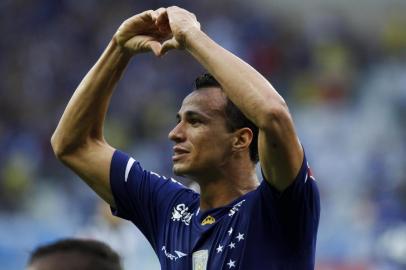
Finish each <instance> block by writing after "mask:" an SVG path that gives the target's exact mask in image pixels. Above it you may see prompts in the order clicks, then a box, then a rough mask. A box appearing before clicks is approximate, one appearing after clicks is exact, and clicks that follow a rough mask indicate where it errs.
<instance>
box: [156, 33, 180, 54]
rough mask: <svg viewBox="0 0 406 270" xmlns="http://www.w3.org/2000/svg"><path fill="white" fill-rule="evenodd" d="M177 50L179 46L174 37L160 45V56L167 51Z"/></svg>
mask: <svg viewBox="0 0 406 270" xmlns="http://www.w3.org/2000/svg"><path fill="white" fill-rule="evenodd" d="M179 48H180V45H179V43H178V41H177V40H176V39H175V37H173V38H171V39H168V40H167V41H165V42H164V43H163V44H162V48H161V53H160V55H161V56H162V55H164V54H166V53H167V52H168V51H169V50H172V49H179Z"/></svg>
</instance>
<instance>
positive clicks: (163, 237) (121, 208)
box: [110, 151, 320, 270]
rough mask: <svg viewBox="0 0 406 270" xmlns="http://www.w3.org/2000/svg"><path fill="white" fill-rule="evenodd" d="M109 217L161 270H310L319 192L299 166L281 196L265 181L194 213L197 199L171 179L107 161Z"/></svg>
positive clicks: (116, 159) (129, 162)
mask: <svg viewBox="0 0 406 270" xmlns="http://www.w3.org/2000/svg"><path fill="white" fill-rule="evenodd" d="M110 182H111V189H112V192H113V196H114V199H115V203H116V209H113V213H114V214H115V215H117V216H119V217H122V218H125V219H127V220H130V221H132V222H133V223H134V224H135V225H136V226H137V227H138V228H139V229H140V230H141V232H142V233H143V234H144V235H145V236H146V238H147V239H148V241H149V242H150V243H151V245H152V247H153V249H154V250H155V252H156V254H157V256H158V258H159V261H160V264H161V267H162V269H165V270H166V269H168V270H169V269H171V270H191V269H193V270H206V269H207V270H218V269H233V270H236V269H240V270H250V269H255V270H256V269H261V270H262V269H275V270H276V269H277V270H280V269H292V270H307V269H314V259H315V249H316V234H317V228H318V223H319V215H320V199H319V191H318V189H317V186H316V184H315V181H314V178H313V176H312V175H311V172H310V169H309V167H308V164H307V162H306V158H304V160H303V164H302V167H301V169H300V171H299V174H298V176H297V178H296V179H295V181H294V182H293V183H292V184H291V185H290V186H289V187H288V188H287V189H286V190H285V191H283V192H282V193H280V192H278V191H277V190H276V189H274V188H273V187H272V186H271V185H269V184H268V183H267V182H266V181H262V183H261V184H260V186H259V187H258V188H257V189H256V190H254V191H251V192H249V193H247V194H245V195H243V196H241V197H240V198H238V199H236V200H235V201H233V202H231V203H230V204H229V205H227V206H224V207H219V208H215V209H210V210H208V211H200V208H199V198H200V195H199V194H198V193H196V192H194V191H192V190H191V189H189V188H186V187H184V186H183V185H182V184H180V183H178V182H177V181H175V180H174V179H172V178H166V177H163V176H160V175H158V174H156V173H154V172H150V171H146V170H144V169H142V167H141V166H140V164H139V163H138V162H137V161H135V160H134V159H133V158H131V157H129V156H127V155H126V154H124V153H123V152H120V151H116V152H115V153H114V155H113V159H112V163H111V171H110Z"/></svg>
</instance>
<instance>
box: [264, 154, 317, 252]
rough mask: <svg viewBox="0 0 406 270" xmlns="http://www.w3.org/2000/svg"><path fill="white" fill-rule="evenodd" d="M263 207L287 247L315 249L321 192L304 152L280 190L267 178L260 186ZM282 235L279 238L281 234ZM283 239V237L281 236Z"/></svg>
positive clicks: (304, 250) (302, 249)
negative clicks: (292, 176)
mask: <svg viewBox="0 0 406 270" xmlns="http://www.w3.org/2000/svg"><path fill="white" fill-rule="evenodd" d="M259 189H260V192H261V205H262V207H261V208H262V210H263V211H266V212H267V213H264V212H263V213H262V214H264V215H268V216H271V217H272V219H273V220H275V224H277V225H274V226H276V227H277V228H278V229H277V231H278V233H279V234H280V236H283V239H284V241H285V244H286V247H289V248H293V247H294V248H295V249H296V248H297V250H301V252H306V250H307V251H310V250H314V249H315V243H316V235H317V230H318V225H319V218H320V195H319V190H318V187H317V184H316V180H315V178H314V177H313V174H312V172H311V170H310V167H309V164H308V162H307V159H306V156H305V155H304V157H303V163H302V166H301V168H300V170H299V173H298V175H297V177H296V179H295V180H294V181H293V183H292V184H291V185H290V186H289V187H288V188H286V189H285V190H284V191H283V192H279V191H278V190H276V189H275V188H274V187H273V186H271V185H270V184H269V183H268V182H267V181H266V180H264V181H262V183H261V185H260V187H259ZM281 239H282V238H281ZM281 241H282V240H281Z"/></svg>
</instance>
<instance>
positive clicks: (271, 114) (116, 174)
mask: <svg viewBox="0 0 406 270" xmlns="http://www.w3.org/2000/svg"><path fill="white" fill-rule="evenodd" d="M170 49H183V50H185V51H186V52H188V53H190V54H191V55H192V56H193V57H194V58H195V59H196V60H197V61H198V62H199V63H200V64H201V65H203V67H204V68H206V69H207V70H208V72H210V74H212V75H209V74H206V75H204V76H202V77H200V78H198V79H197V80H196V89H194V91H192V92H191V93H190V94H189V95H188V96H187V97H186V98H185V99H184V100H183V103H182V106H181V108H180V110H179V112H178V114H177V120H178V121H177V124H176V126H175V127H174V128H173V130H172V131H171V132H170V133H169V139H170V140H172V141H173V142H174V147H173V156H172V161H173V171H174V173H175V174H176V175H181V176H185V177H188V178H190V179H192V180H194V181H196V182H197V183H198V184H199V186H200V190H201V192H200V194H197V193H195V192H193V191H192V190H190V189H188V188H186V187H184V186H182V185H181V184H179V183H178V182H177V181H175V180H174V179H172V178H167V177H164V176H160V175H159V174H157V173H154V172H150V171H146V170H144V169H143V168H142V167H141V164H140V163H139V162H138V161H136V160H135V159H133V158H132V157H130V156H128V155H127V154H125V153H123V152H121V151H119V150H116V149H114V148H113V147H112V146H110V145H109V144H108V143H107V142H106V141H105V139H104V137H103V121H104V118H105V114H106V111H107V107H108V104H109V100H110V97H111V95H112V93H113V89H114V87H115V85H116V84H117V81H118V80H119V79H120V77H121V76H122V73H123V71H124V69H125V67H126V65H127V64H128V62H129V61H130V59H131V57H132V56H134V55H137V54H138V53H141V52H146V51H152V52H153V53H154V54H155V55H157V56H159V55H164V54H165V53H166V52H168V51H169V50H170ZM180 68H181V67H180ZM51 141H52V146H53V149H54V151H55V154H56V156H57V157H58V158H59V159H60V160H61V161H62V162H64V163H65V164H66V165H67V166H69V167H70V168H71V169H72V170H74V171H75V172H76V173H77V174H78V175H79V176H81V177H82V178H83V179H84V180H85V181H86V183H87V184H88V185H89V186H90V187H91V188H93V189H94V190H95V191H96V192H97V193H98V194H99V195H100V196H101V197H102V198H103V199H104V200H105V201H106V202H108V203H109V204H110V205H111V207H112V209H113V213H114V214H115V215H117V216H120V217H122V218H125V219H128V220H131V221H132V222H133V223H134V224H135V225H136V226H138V228H139V229H140V230H141V231H142V232H143V234H144V235H145V236H146V238H147V239H148V241H149V242H150V243H151V245H152V247H153V248H154V250H155V252H156V254H157V256H158V258H159V261H160V264H161V267H162V269H177V270H180V269H182V270H186V269H187V270H189V269H196V270H197V269H243V270H247V269H295V270H298V269H300V270H306V269H313V268H314V260H315V247H316V234H317V228H318V223H319V214H320V213H319V212H320V201H319V192H318V189H317V186H316V183H315V181H314V178H313V176H312V174H311V172H310V169H309V167H308V164H307V161H306V157H305V154H304V150H303V148H302V145H301V143H300V141H299V139H298V137H297V135H296V132H295V128H294V124H293V121H292V117H291V115H290V114H289V110H288V108H287V106H286V103H285V101H284V100H283V98H282V97H281V96H280V95H279V94H278V92H277V91H276V90H275V89H274V88H273V87H272V85H271V84H270V83H269V82H268V81H267V80H266V79H265V78H264V77H263V76H261V75H260V74H259V73H258V72H257V71H256V70H255V69H253V68H252V67H251V66H250V65H248V64H247V63H245V62H244V61H242V60H241V59H239V58H238V57H237V56H235V55H233V54H232V53H230V52H229V51H227V50H225V49H224V48H222V47H221V46H219V45H218V44H217V43H215V42H214V41H213V40H211V39H210V37H208V36H207V35H206V34H205V33H204V32H203V31H202V30H201V29H200V24H199V22H198V21H197V19H196V17H195V16H194V15H193V14H192V13H190V12H188V11H186V10H184V9H181V8H179V7H169V8H160V9H158V10H155V11H152V10H149V11H145V12H143V13H141V14H138V15H135V16H133V17H131V18H129V19H127V20H126V21H124V23H123V24H122V25H121V26H120V27H119V29H118V30H117V32H116V33H115V35H114V36H113V38H112V40H111V42H110V44H109V45H108V47H107V48H106V50H105V51H104V53H103V54H102V56H101V57H100V59H99V60H98V61H97V63H96V64H95V65H94V67H93V68H92V69H91V70H90V71H89V73H88V74H87V75H86V76H85V78H84V79H83V81H82V82H81V84H80V85H79V86H78V88H77V90H76V91H75V93H74V94H73V96H72V98H71V100H70V102H69V104H68V106H67V108H66V110H65V112H64V114H63V116H62V118H61V120H60V122H59V125H58V127H57V129H56V131H55V133H54V135H53V137H52V140H51ZM258 160H259V162H260V165H261V170H262V178H263V180H264V181H262V182H261V183H259V181H258V179H257V177H256V174H255V164H256V163H257V161H258Z"/></svg>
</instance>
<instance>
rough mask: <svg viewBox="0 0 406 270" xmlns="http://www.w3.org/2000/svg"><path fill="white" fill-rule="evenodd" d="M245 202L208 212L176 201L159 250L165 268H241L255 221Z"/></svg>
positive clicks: (194, 269) (206, 269)
mask: <svg viewBox="0 0 406 270" xmlns="http://www.w3.org/2000/svg"><path fill="white" fill-rule="evenodd" d="M244 203H245V201H244V200H243V201H240V202H239V203H237V204H235V205H233V206H232V207H228V208H226V209H220V210H218V211H215V212H210V213H207V214H206V213H205V214H201V213H200V214H199V213H198V211H195V212H193V211H191V210H190V209H189V208H188V207H185V206H183V205H179V206H178V205H176V206H175V207H174V209H173V211H172V212H171V214H170V217H169V221H168V222H167V223H166V225H165V230H164V232H163V233H162V237H160V239H161V241H160V243H159V247H158V249H159V250H157V254H158V257H159V260H160V262H161V266H162V269H176V270H180V269H182V270H183V269H193V270H208V269H219V266H223V269H239V267H238V266H239V264H240V263H241V260H242V258H243V256H242V255H243V252H244V249H245V246H246V245H245V243H246V240H247V238H248V237H249V235H248V228H249V225H250V222H251V218H250V216H249V211H247V207H246V206H245V205H244Z"/></svg>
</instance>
